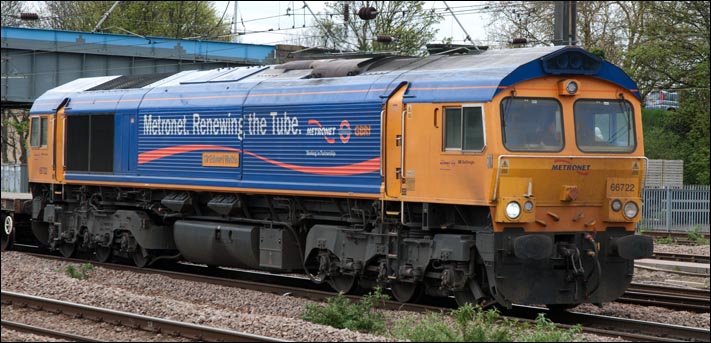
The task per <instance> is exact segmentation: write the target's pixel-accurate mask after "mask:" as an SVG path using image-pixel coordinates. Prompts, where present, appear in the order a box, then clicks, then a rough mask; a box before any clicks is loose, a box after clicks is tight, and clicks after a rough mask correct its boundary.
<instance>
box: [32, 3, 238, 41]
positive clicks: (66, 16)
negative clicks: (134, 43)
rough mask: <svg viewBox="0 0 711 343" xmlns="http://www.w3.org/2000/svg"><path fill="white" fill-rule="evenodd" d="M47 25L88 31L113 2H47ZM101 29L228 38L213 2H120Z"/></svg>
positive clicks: (103, 30) (227, 25)
mask: <svg viewBox="0 0 711 343" xmlns="http://www.w3.org/2000/svg"><path fill="white" fill-rule="evenodd" d="M44 3H45V6H46V8H47V11H46V12H47V13H49V15H48V17H49V19H48V22H47V26H48V27H50V28H53V29H59V30H71V31H88V32H91V31H93V30H94V28H95V27H96V25H97V23H99V21H100V20H101V18H102V17H103V16H104V14H105V13H106V12H107V11H108V10H109V9H110V8H111V6H112V5H113V4H114V1H45V2H44ZM101 31H102V32H109V33H119V34H126V33H135V34H137V35H142V36H148V35H150V36H161V37H172V38H190V37H192V38H200V39H213V40H214V39H223V40H229V33H230V28H229V23H226V22H225V21H224V13H222V14H220V15H219V16H218V14H217V13H216V12H215V8H214V7H213V5H212V3H211V2H210V1H179V2H178V1H121V2H120V3H119V5H118V6H116V8H115V9H114V10H113V11H112V12H111V13H110V14H109V16H108V18H107V19H106V20H105V21H104V22H103V24H102V25H101Z"/></svg>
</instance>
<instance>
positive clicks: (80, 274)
mask: <svg viewBox="0 0 711 343" xmlns="http://www.w3.org/2000/svg"><path fill="white" fill-rule="evenodd" d="M92 270H94V265H92V264H91V263H84V264H82V265H81V268H79V269H77V268H76V267H74V265H71V264H70V265H68V266H67V269H66V270H65V273H66V274H67V276H69V277H70V278H72V279H79V280H86V279H88V278H89V272H90V271H92Z"/></svg>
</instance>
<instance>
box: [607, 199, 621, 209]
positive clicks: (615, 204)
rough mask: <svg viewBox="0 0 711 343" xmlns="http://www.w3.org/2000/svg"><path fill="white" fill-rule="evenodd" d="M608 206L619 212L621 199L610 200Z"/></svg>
mask: <svg viewBox="0 0 711 343" xmlns="http://www.w3.org/2000/svg"><path fill="white" fill-rule="evenodd" d="M610 207H612V210H613V211H615V212H619V211H620V210H621V209H622V201H620V199H615V200H612V204H611V205H610Z"/></svg>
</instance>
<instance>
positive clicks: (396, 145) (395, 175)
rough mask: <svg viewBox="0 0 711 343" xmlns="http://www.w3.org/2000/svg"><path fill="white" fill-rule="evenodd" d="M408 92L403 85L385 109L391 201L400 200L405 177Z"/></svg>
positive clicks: (386, 160)
mask: <svg viewBox="0 0 711 343" xmlns="http://www.w3.org/2000/svg"><path fill="white" fill-rule="evenodd" d="M406 91H407V83H403V84H401V85H400V87H399V88H398V89H397V90H395V92H394V93H393V95H392V96H391V97H390V98H389V99H388V102H387V104H386V108H385V114H384V115H385V120H384V122H385V123H384V126H385V127H384V128H383V130H384V131H385V134H384V136H385V142H384V144H383V145H384V150H385V195H386V198H389V199H399V198H400V196H401V194H402V193H401V192H402V182H403V179H402V176H403V170H402V168H403V158H404V156H403V144H404V139H405V137H404V135H403V122H404V120H405V112H404V104H403V103H402V99H403V97H404V95H405V92H406Z"/></svg>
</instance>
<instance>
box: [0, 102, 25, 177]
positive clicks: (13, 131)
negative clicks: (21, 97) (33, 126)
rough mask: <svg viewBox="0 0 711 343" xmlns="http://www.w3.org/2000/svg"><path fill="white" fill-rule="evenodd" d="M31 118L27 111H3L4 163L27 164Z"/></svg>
mask: <svg viewBox="0 0 711 343" xmlns="http://www.w3.org/2000/svg"><path fill="white" fill-rule="evenodd" d="M29 117H30V116H29V111H28V110H26V109H10V108H3V109H2V163H4V164H7V163H17V162H19V163H21V164H25V163H27V147H26V146H25V145H26V144H27V135H28V133H29V131H30V121H29ZM18 156H19V161H17V160H16V159H17V157H18Z"/></svg>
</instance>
